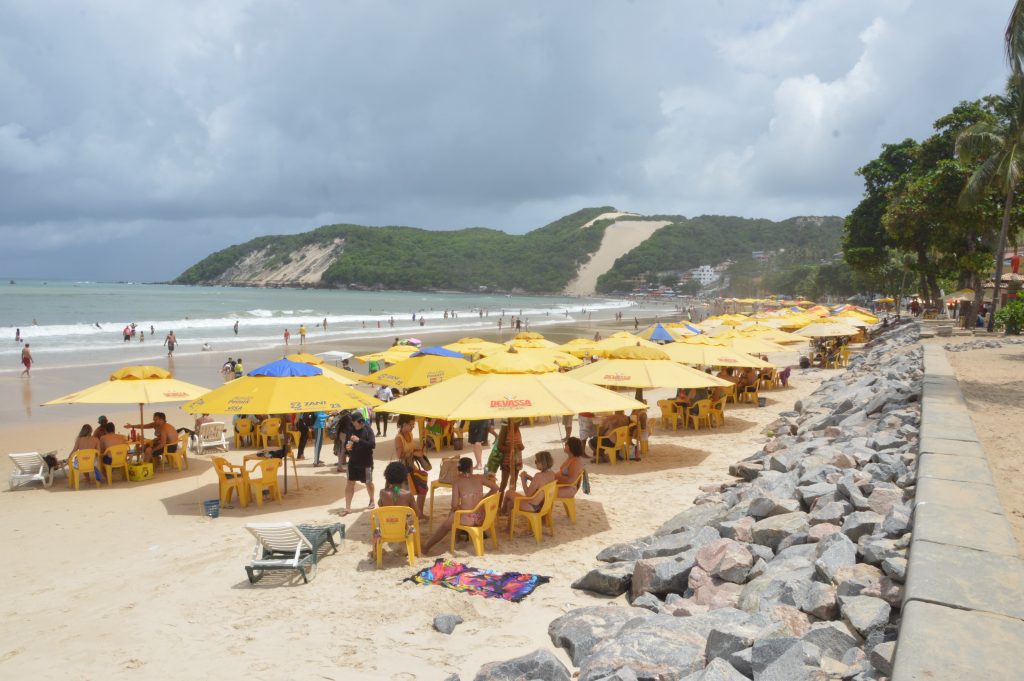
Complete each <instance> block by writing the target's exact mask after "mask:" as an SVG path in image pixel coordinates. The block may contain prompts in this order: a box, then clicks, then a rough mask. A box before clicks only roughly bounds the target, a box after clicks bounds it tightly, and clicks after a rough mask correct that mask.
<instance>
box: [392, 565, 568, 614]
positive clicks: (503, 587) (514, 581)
mask: <svg viewBox="0 0 1024 681" xmlns="http://www.w3.org/2000/svg"><path fill="white" fill-rule="evenodd" d="M405 581H407V582H414V583H416V584H437V585H438V586H443V587H445V588H446V589H454V590H455V591H461V592H463V593H468V594H473V595H477V596H483V597H484V598H503V599H505V600H506V601H512V602H513V603H518V602H519V601H521V600H523V599H524V598H526V597H527V596H529V595H530V594H531V593H533V590H534V589H536V588H537V587H538V586H540V585H541V584H547V583H548V582H550V581H551V578H550V577H544V576H542V575H531V574H528V573H523V572H495V571H494V570H483V569H481V568H475V567H470V566H469V565H464V564H462V563H456V562H455V561H454V560H449V559H447V558H438V559H437V560H436V561H434V564H433V565H432V566H431V567H428V568H423V569H422V570H420V571H419V572H417V573H416V574H414V575H413V576H412V577H409V578H407V579H406V580H405Z"/></svg>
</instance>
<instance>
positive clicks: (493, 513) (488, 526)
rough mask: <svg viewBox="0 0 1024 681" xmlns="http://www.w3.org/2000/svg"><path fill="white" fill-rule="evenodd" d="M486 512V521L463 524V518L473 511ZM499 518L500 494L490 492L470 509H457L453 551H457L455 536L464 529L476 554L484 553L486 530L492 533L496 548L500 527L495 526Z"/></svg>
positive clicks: (452, 544)
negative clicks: (475, 523)
mask: <svg viewBox="0 0 1024 681" xmlns="http://www.w3.org/2000/svg"><path fill="white" fill-rule="evenodd" d="M481 511H482V512H483V514H484V521H483V522H482V523H481V524H480V525H463V524H462V518H463V517H465V516H468V515H470V514H473V513H480V512H481ZM497 520H498V494H497V493H494V494H489V495H487V496H486V497H484V498H483V499H481V500H480V503H478V504H477V505H476V506H474V507H473V508H472V510H469V511H455V513H454V517H453V518H452V542H451V552H452V553H455V537H456V535H457V534H458V533H459V532H460V531H462V532H465V533H466V534H468V535H469V539H470V541H472V542H473V549H474V550H475V551H476V555H478V556H482V555H484V537H485V536H486V535H485V534H484V533H485V532H490V533H491V541H493V542H494V548H495V549H497V548H498V528H497V527H495V523H496V522H497Z"/></svg>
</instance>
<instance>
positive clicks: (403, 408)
mask: <svg viewBox="0 0 1024 681" xmlns="http://www.w3.org/2000/svg"><path fill="white" fill-rule="evenodd" d="M644 408H645V405H644V403H643V402H638V401H636V400H634V399H631V398H629V397H625V396H623V395H619V394H618V393H614V392H612V391H611V390H606V389H604V388H600V387H598V386H596V385H590V384H588V383H584V382H583V381H578V380H576V379H574V378H571V377H570V375H569V374H560V373H545V374H496V373H491V374H464V375H462V376H456V377H455V378H453V379H451V380H450V381H445V382H444V383H438V384H437V385H432V386H430V387H429V388H424V389H423V390H418V391H416V392H414V393H412V394H411V395H405V396H403V397H399V398H398V399H395V400H392V401H391V402H388V403H387V404H386V405H384V406H382V407H380V408H379V411H388V412H392V413H396V414H411V415H413V416H422V417H426V418H440V419H446V420H458V419H470V420H476V419H504V418H529V417H536V416H564V415H567V414H578V413H579V412H581V411H593V412H600V411H617V410H620V409H621V410H631V409H644Z"/></svg>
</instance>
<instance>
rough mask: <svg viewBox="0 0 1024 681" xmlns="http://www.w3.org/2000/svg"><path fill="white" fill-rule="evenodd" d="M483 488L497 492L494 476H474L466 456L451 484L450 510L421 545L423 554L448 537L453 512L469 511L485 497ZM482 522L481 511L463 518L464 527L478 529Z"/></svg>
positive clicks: (460, 461)
mask: <svg viewBox="0 0 1024 681" xmlns="http://www.w3.org/2000/svg"><path fill="white" fill-rule="evenodd" d="M484 487H486V488H487V489H489V490H490V493H491V494H493V493H494V492H497V491H498V485H496V484H495V482H494V476H492V475H488V476H483V475H476V474H474V473H473V459H471V458H469V457H468V456H464V457H462V458H461V459H459V476H458V477H457V478H455V482H454V483H452V510H451V511H450V512H449V513H448V517H447V518H445V519H444V522H443V523H441V525H440V527H438V528H437V530H435V531H434V534H432V535H430V539H428V540H427V543H426V544H424V545H423V553H429V552H430V549H431V548H432V547H433V546H434V544H436V543H437V542H439V541H441V540H442V539H444V538H445V537H446V536H447V535H448V532H449V531H450V530H451V529H452V522H453V521H454V520H455V511H471V510H473V509H474V508H476V505H477V504H478V503H480V500H481V499H483V498H484V496H485V495H484ZM483 522H484V513H483V511H477V512H476V513H473V514H470V515H468V516H463V523H464V524H466V525H472V526H474V527H479V526H480V525H482V524H483Z"/></svg>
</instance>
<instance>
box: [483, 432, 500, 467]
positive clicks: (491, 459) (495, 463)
mask: <svg viewBox="0 0 1024 681" xmlns="http://www.w3.org/2000/svg"><path fill="white" fill-rule="evenodd" d="M499 468H501V450H500V449H498V440H497V438H495V440H494V446H492V447H491V453H490V455H489V456H488V457H487V466H485V469H486V470H487V472H488V473H494V472H496V471H497V470H498V469H499Z"/></svg>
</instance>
